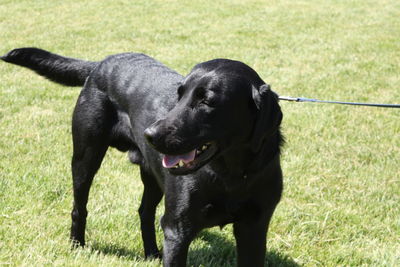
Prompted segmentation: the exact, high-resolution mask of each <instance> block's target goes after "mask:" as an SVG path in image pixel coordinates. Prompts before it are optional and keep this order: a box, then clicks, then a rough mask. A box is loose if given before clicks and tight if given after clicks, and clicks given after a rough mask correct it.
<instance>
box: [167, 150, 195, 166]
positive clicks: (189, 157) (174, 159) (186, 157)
mask: <svg viewBox="0 0 400 267" xmlns="http://www.w3.org/2000/svg"><path fill="white" fill-rule="evenodd" d="M195 156H196V149H194V150H192V151H190V152H189V153H186V154H183V155H177V156H171V155H164V158H163V160H162V165H163V166H164V168H172V167H174V166H175V165H176V164H178V163H179V161H181V160H182V161H183V162H184V163H189V162H191V161H193V160H194V158H195Z"/></svg>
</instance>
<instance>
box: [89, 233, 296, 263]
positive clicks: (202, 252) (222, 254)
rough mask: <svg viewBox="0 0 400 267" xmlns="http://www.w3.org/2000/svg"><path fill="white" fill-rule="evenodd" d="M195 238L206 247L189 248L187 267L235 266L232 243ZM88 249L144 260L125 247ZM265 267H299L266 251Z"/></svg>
mask: <svg viewBox="0 0 400 267" xmlns="http://www.w3.org/2000/svg"><path fill="white" fill-rule="evenodd" d="M197 238H200V239H201V240H202V242H206V244H207V245H205V246H204V245H203V246H201V247H199V248H197V247H196V246H194V247H192V246H191V248H190V250H189V255H188V266H210V267H213V266H225V267H228V266H236V259H235V257H236V251H235V245H234V243H232V242H230V241H227V240H226V239H225V238H223V237H222V236H220V235H218V234H215V233H212V232H209V231H207V230H205V231H202V232H201V233H200V234H199V236H198V237H197ZM90 247H91V249H92V250H93V251H95V252H97V253H101V254H104V255H115V256H117V257H122V258H125V259H127V260H131V261H137V260H144V258H143V252H142V251H136V250H132V249H129V248H127V247H125V246H123V247H122V246H118V245H115V244H114V245H107V244H102V243H97V242H94V243H92V244H91V246H90ZM160 265H161V263H160ZM265 266H274V267H275V266H280V267H299V266H300V265H299V264H297V263H296V262H295V261H294V260H292V259H291V258H290V257H289V256H286V255H282V254H281V253H277V252H274V251H268V252H267V255H266V257H265Z"/></svg>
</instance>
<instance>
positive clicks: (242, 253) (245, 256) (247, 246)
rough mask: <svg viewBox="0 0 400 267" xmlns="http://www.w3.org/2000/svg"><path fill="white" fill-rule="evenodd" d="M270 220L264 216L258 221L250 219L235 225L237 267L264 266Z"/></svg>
mask: <svg viewBox="0 0 400 267" xmlns="http://www.w3.org/2000/svg"><path fill="white" fill-rule="evenodd" d="M269 220H270V216H263V218H259V219H256V220H255V219H254V220H252V219H249V220H245V221H240V222H235V223H234V224H233V229H234V234H235V239H236V252H237V266H239V267H247V266H253V267H262V266H264V261H265V251H266V235H267V230H268V224H269Z"/></svg>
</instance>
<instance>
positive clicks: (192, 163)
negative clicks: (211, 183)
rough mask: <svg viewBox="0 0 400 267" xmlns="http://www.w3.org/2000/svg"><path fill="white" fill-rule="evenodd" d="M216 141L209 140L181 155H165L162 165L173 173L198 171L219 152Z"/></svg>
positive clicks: (181, 173)
mask: <svg viewBox="0 0 400 267" xmlns="http://www.w3.org/2000/svg"><path fill="white" fill-rule="evenodd" d="M217 150H218V149H217V146H216V144H215V143H212V142H209V143H205V144H204V145H202V146H200V147H198V148H196V149H193V150H191V151H189V152H188V153H185V154H181V155H164V157H163V160H162V165H163V167H164V168H167V169H169V171H170V173H171V174H175V175H184V174H189V173H191V172H194V171H196V170H197V169H199V168H200V167H202V166H204V165H205V164H206V163H208V162H209V161H210V160H211V158H212V157H213V156H214V155H215V154H216V152H217Z"/></svg>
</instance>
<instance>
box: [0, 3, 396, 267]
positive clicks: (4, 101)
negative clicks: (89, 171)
mask: <svg viewBox="0 0 400 267" xmlns="http://www.w3.org/2000/svg"><path fill="white" fill-rule="evenodd" d="M189 3H190V4H189ZM0 40H1V42H0V54H3V53H5V52H7V51H8V50H10V49H12V48H16V47H23V46H36V47H41V48H44V49H47V50H50V51H53V52H56V53H59V54H62V55H65V56H72V57H79V58H84V59H91V60H100V59H102V58H104V57H105V56H107V55H110V54H113V53H120V52H126V51H138V52H144V53H147V54H149V55H151V56H153V57H155V58H157V59H159V60H160V61H162V62H164V63H166V64H167V65H168V66H170V67H172V68H174V69H176V70H178V71H179V72H181V73H182V74H186V73H188V72H189V71H190V69H191V67H192V66H194V64H196V63H198V62H200V61H204V60H208V59H212V58H217V57H225V58H231V59H237V60H241V61H244V62H246V63H247V64H249V65H250V66H252V67H253V68H254V69H256V70H257V71H258V72H259V74H260V75H261V76H262V77H263V79H264V80H265V81H266V82H268V83H270V84H272V87H273V89H274V90H276V91H277V92H279V93H281V94H283V95H292V96H305V97H315V98H321V99H336V100H348V101H368V102H383V103H399V102H400V90H399V86H400V53H399V51H400V41H399V40H400V2H399V1H396V0H381V1H378V0H365V1H356V0H349V1H343V0H330V1H317V0H309V1H305V0H303V1H291V0H272V1H268V2H267V1H250V0H248V1H244V0H240V1H239V0H236V1H227V0H226V1H205V0H204V1H190V2H189V1H187V2H186V4H185V3H184V1H173V0H170V1H161V0H158V1H129V0H113V1H105V0H99V1H89V0H80V1H72V0H63V1H61V0H54V1H45V0H37V1H32V0H31V1H29V0H20V1H11V0H0ZM0 81H1V82H0V103H1V105H0V133H1V136H0V265H1V264H6V265H8V264H9V265H25V266H30V265H35V266H36V265H62V266H65V265H66V266H83V265H85V266H99V265H101V266H123V265H128V266H159V265H160V263H159V262H158V261H153V262H150V261H144V259H143V256H142V255H143V249H142V244H141V238H140V232H139V220H138V216H137V209H138V207H139V202H140V197H141V191H142V185H141V182H140V178H139V173H138V169H137V167H134V166H132V165H130V164H129V163H128V161H127V157H126V155H124V154H121V153H119V152H117V151H115V150H110V151H109V153H108V154H107V156H106V159H105V161H104V164H103V166H102V168H101V170H100V171H99V173H98V175H97V177H96V179H95V182H94V185H93V188H92V191H91V196H90V202H89V207H88V209H89V217H88V227H87V240H88V246H87V248H85V249H78V250H71V249H70V246H69V243H68V236H69V226H70V209H71V204H72V190H71V178H70V168H69V166H70V158H71V130H70V122H71V112H72V109H73V106H74V104H75V101H76V99H77V96H78V94H79V89H78V88H66V87H61V86H59V85H56V84H53V83H50V82H48V81H46V80H44V79H43V78H40V77H38V76H37V75H36V74H34V73H32V72H30V71H28V70H25V69H22V68H19V67H15V66H11V65H8V64H4V63H1V64H0ZM281 106H282V108H283V111H284V121H283V131H284V133H285V136H286V139H287V143H286V146H285V149H284V154H283V157H282V162H283V170H284V175H285V191H284V195H283V199H282V202H281V204H280V205H279V206H278V209H277V211H276V213H275V216H274V217H273V221H272V225H271V227H270V232H269V239H268V247H269V253H268V256H267V261H266V262H268V264H269V265H270V266H276V265H281V266H295V265H301V266H303V265H304V266H396V265H398V264H399V262H400V170H399V166H400V111H399V110H395V109H378V108H362V107H345V106H333V105H322V104H296V103H288V102H282V103H281ZM161 214H162V207H160V209H159V210H158V217H159V216H160V215H161ZM231 230H232V229H231V227H229V226H228V227H226V228H224V229H223V230H222V231H220V230H219V229H211V230H207V231H204V232H203V233H202V234H201V235H200V236H199V238H198V239H196V240H195V241H194V242H193V244H192V246H191V248H190V253H189V265H193V266H199V265H201V266H231V265H233V264H234V263H235V259H234V258H235V249H234V239H233V235H232V232H231ZM157 235H158V240H159V242H160V244H161V240H162V231H161V229H160V227H159V226H157Z"/></svg>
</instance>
